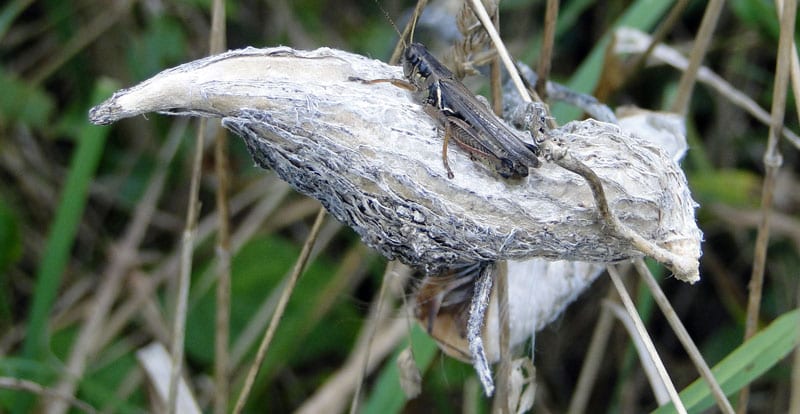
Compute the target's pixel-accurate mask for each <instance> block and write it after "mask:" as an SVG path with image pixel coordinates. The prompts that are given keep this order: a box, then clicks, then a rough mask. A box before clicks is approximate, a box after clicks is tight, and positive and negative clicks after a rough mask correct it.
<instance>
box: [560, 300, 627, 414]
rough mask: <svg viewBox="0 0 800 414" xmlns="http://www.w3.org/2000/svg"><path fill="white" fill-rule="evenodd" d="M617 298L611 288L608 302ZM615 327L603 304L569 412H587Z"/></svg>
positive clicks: (570, 413)
mask: <svg viewBox="0 0 800 414" xmlns="http://www.w3.org/2000/svg"><path fill="white" fill-rule="evenodd" d="M616 298H617V295H616V294H615V293H614V290H613V289H609V291H608V295H606V299H605V301H606V302H612V301H613V300H615V299H616ZM613 327H614V318H613V316H612V315H611V311H610V310H609V309H608V308H607V307H606V306H603V307H602V308H601V309H600V317H599V318H598V319H597V323H596V324H595V326H594V331H592V339H591V341H590V342H589V349H588V350H587V351H586V356H585V357H584V359H583V366H582V367H581V372H580V374H579V375H578V383H577V384H576V385H575V390H574V391H573V392H572V399H571V400H570V402H569V408H568V409H567V413H568V414H581V413H585V412H586V406H587V405H588V404H589V397H591V395H592V389H593V388H594V383H595V381H596V380H597V375H598V373H599V372H600V365H601V364H602V363H603V359H604V356H605V355H606V352H607V349H608V338H609V337H611V329H612V328H613Z"/></svg>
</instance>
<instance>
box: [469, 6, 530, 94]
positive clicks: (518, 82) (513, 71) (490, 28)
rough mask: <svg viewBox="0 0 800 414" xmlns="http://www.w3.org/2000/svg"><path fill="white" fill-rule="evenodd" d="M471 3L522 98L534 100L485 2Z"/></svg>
mask: <svg viewBox="0 0 800 414" xmlns="http://www.w3.org/2000/svg"><path fill="white" fill-rule="evenodd" d="M469 5H470V7H472V11H473V12H475V15H476V16H478V20H480V22H481V24H482V25H483V27H484V28H485V29H486V32H487V33H489V38H491V39H492V43H494V47H495V48H496V49H497V53H498V54H499V55H500V60H502V61H503V65H505V67H506V70H507V71H508V75H509V76H510V77H511V81H512V82H513V83H514V86H515V87H516V88H517V91H518V92H519V94H520V96H521V97H522V100H523V101H524V102H532V100H531V98H530V96H529V95H528V90H527V88H525V84H524V83H523V82H522V78H521V77H520V75H519V71H518V70H517V67H516V65H514V61H513V60H511V55H510V54H509V53H508V49H506V45H505V43H503V39H501V38H500V34H499V33H498V32H497V29H496V28H495V27H494V25H493V24H492V18H491V17H489V14H488V13H487V12H486V8H485V7H484V6H483V3H481V1H480V0H469Z"/></svg>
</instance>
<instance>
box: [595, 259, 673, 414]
mask: <svg viewBox="0 0 800 414" xmlns="http://www.w3.org/2000/svg"><path fill="white" fill-rule="evenodd" d="M606 269H608V275H609V276H610V277H611V281H612V282H613V283H614V288H616V290H617V293H618V294H619V296H620V299H622V303H623V305H625V309H626V310H627V311H628V314H629V315H630V317H631V319H632V321H633V324H634V325H635V326H636V331H637V333H638V334H639V338H640V339H641V341H642V343H643V344H644V346H645V348H646V349H647V352H648V354H649V355H650V357H651V358H652V360H653V363H654V364H655V367H656V370H657V371H658V374H659V376H660V378H661V381H662V383H663V385H664V387H666V389H667V393H668V394H669V398H670V400H672V403H673V404H674V405H675V410H676V411H678V413H681V414H686V407H684V406H683V402H681V398H680V397H679V396H678V391H677V390H676V389H675V384H673V383H672V380H671V379H670V377H669V373H668V372H667V369H666V368H665V367H664V363H663V362H662V361H661V358H660V357H659V356H658V352H657V351H656V347H655V345H653V340H652V339H651V338H650V335H648V334H647V329H646V328H645V326H644V323H643V322H642V319H641V318H640V317H639V314H638V313H637V312H636V305H634V304H633V300H632V299H631V297H630V296H629V295H628V291H627V290H626V289H625V285H623V284H622V280H621V279H620V276H619V273H618V272H617V269H616V267H614V266H611V265H609V266H607V267H606Z"/></svg>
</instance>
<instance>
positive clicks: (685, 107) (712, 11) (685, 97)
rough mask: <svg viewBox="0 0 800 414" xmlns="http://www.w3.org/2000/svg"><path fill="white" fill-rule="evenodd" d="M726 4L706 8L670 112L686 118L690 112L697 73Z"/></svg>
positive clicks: (714, 3) (713, 2)
mask: <svg viewBox="0 0 800 414" xmlns="http://www.w3.org/2000/svg"><path fill="white" fill-rule="evenodd" d="M724 4H725V2H724V1H723V0H711V1H710V2H709V3H708V5H707V6H706V11H705V14H704V15H703V21H702V22H701V23H700V29H699V30H698V32H697V36H696V37H695V43H694V46H693V47H692V54H691V56H690V57H689V66H688V68H687V69H686V70H685V71H684V72H683V75H681V81H680V84H679V85H678V95H677V96H676V97H675V101H674V102H673V103H672V108H671V109H670V112H674V113H677V114H681V115H682V116H684V117H685V116H686V115H687V114H688V112H689V103H690V102H691V99H692V92H693V91H694V85H695V83H696V81H697V71H698V70H699V69H700V65H701V64H702V63H703V58H705V56H706V51H707V50H708V46H709V45H710V44H711V40H712V39H713V38H714V29H715V28H716V27H717V21H718V20H719V15H720V13H722V6H723V5H724Z"/></svg>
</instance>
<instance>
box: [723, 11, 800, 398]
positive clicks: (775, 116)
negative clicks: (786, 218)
mask: <svg viewBox="0 0 800 414" xmlns="http://www.w3.org/2000/svg"><path fill="white" fill-rule="evenodd" d="M778 10H779V15H780V21H781V34H780V40H779V43H778V60H777V62H776V67H775V84H774V85H773V87H774V89H773V100H772V111H771V112H772V118H771V121H770V127H769V139H768V141H767V149H766V151H765V153H764V166H765V168H766V177H764V184H763V188H762V193H761V223H759V226H758V235H757V236H756V245H755V249H754V252H753V272H752V274H751V276H750V284H749V289H750V295H749V297H748V300H747V319H746V321H745V334H744V339H745V340H747V339H749V338H751V337H752V336H753V335H755V333H756V331H757V330H758V318H759V313H760V308H761V292H762V289H763V286H764V267H765V265H766V262H767V245H768V243H769V228H770V219H771V215H772V214H771V210H772V202H773V198H774V197H773V195H774V191H775V181H776V178H777V175H778V169H779V168H780V166H781V163H782V162H783V161H782V158H781V154H780V152H779V150H778V142H779V134H780V131H781V128H783V119H784V115H785V113H786V94H787V92H788V86H789V68H790V66H791V62H790V59H791V51H792V43H793V36H794V26H795V18H796V11H797V1H795V0H786V2H785V3H784V4H783V7H780V6H778ZM749 394H750V387H743V388H742V391H741V393H740V394H739V405H738V408H737V410H738V412H741V413H743V412H745V411H747V403H748V399H749Z"/></svg>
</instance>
